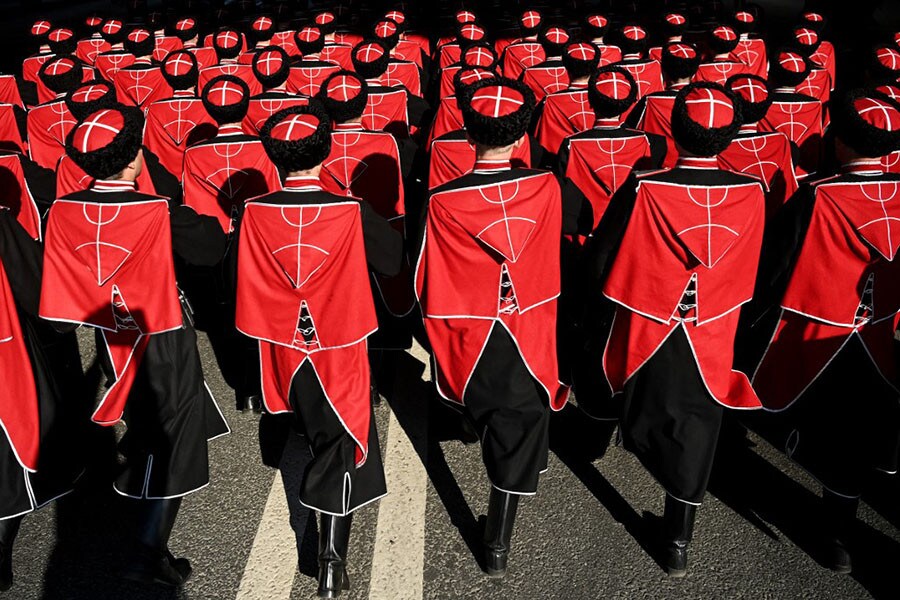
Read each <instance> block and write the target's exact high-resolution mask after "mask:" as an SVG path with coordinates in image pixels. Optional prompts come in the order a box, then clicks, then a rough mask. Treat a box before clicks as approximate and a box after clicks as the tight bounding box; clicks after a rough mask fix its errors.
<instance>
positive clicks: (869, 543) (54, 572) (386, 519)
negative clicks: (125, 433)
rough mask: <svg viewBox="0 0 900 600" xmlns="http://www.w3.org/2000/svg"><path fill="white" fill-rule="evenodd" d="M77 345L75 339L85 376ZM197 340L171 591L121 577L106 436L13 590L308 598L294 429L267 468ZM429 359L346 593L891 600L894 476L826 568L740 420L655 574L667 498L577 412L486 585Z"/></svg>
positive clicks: (791, 481) (563, 422) (476, 463)
mask: <svg viewBox="0 0 900 600" xmlns="http://www.w3.org/2000/svg"><path fill="white" fill-rule="evenodd" d="M89 338H90V336H89V335H87V332H81V341H82V342H83V345H84V348H85V354H84V356H85V358H86V360H85V365H86V367H87V368H88V369H91V364H92V356H91V352H92V349H91V348H90V346H92V344H90V343H88V339H89ZM201 353H202V355H203V358H204V367H205V370H206V374H207V379H208V381H209V384H210V387H211V389H212V390H213V393H214V394H215V395H216V397H217V399H218V400H219V404H220V406H221V408H222V409H223V412H224V413H225V415H226V417H227V418H228V421H229V423H230V425H231V429H232V433H231V435H229V436H226V437H223V438H220V439H218V440H215V441H214V442H212V448H211V457H210V460H211V465H212V466H211V469H212V482H211V484H210V485H209V486H208V487H207V488H206V489H204V490H202V491H200V492H198V493H196V494H193V495H191V496H189V497H188V498H187V499H186V500H185V502H184V505H183V509H182V512H181V514H180V516H179V519H178V523H177V524H176V526H175V532H174V535H173V536H172V541H171V547H172V549H173V550H174V551H175V553H176V554H177V555H180V556H187V557H189V558H190V559H191V561H192V562H193V566H194V575H193V577H192V578H191V579H190V580H189V581H188V583H187V584H186V585H185V587H184V589H183V590H181V591H178V592H175V591H171V590H166V589H164V588H159V587H155V586H152V585H148V586H143V585H138V584H132V583H129V582H124V581H122V580H120V579H119V578H118V577H117V576H116V573H117V570H118V568H119V566H120V565H121V555H122V552H121V548H122V543H123V540H124V535H125V531H126V530H127V515H128V511H129V510H130V509H131V507H132V503H133V502H134V501H132V500H129V499H126V498H122V497H119V496H117V495H116V494H115V493H114V492H113V491H112V489H111V486H110V484H109V477H110V472H111V471H112V469H114V468H115V464H114V461H111V460H109V459H110V457H112V456H114V450H113V447H112V446H111V444H112V443H113V442H114V439H113V435H112V431H110V430H105V431H103V432H101V433H100V434H99V435H98V436H97V439H96V440H95V441H94V443H93V444H92V445H91V447H90V448H88V449H87V450H88V451H89V452H91V454H92V456H94V457H95V465H96V466H95V467H94V469H92V471H91V472H89V474H88V475H86V476H85V478H83V480H82V481H81V482H80V486H79V488H78V490H77V491H76V492H75V493H74V494H71V495H69V496H67V497H65V498H63V499H62V500H60V501H58V502H56V503H55V504H53V505H50V506H48V507H46V508H45V509H43V510H42V511H40V512H38V513H36V514H33V515H30V516H28V517H26V519H25V521H24V524H23V526H22V531H21V534H20V535H19V539H18V541H17V544H16V550H15V556H14V565H15V573H16V583H15V585H14V587H13V589H12V590H10V591H9V592H7V593H6V594H5V595H4V597H9V598H15V599H16V600H33V599H35V600H36V599H47V600H50V599H65V600H76V599H77V600H81V599H84V600H88V599H90V600H106V599H110V600H113V599H115V600H122V599H127V600H150V599H174V598H185V599H194V600H199V599H229V600H230V599H233V598H237V599H240V600H255V599H260V600H263V599H265V600H282V599H284V600H287V599H289V598H290V599H302V598H314V597H315V579H314V576H315V571H316V563H315V553H316V532H315V519H312V518H310V514H309V513H308V512H307V511H306V510H305V509H303V508H302V507H301V506H300V505H299V502H298V499H297V480H298V477H297V475H298V474H299V473H300V472H302V468H303V462H304V460H305V455H304V452H303V445H302V443H301V440H300V438H298V437H296V435H295V434H290V435H288V441H287V444H286V447H285V449H284V452H283V454H282V455H281V473H282V474H279V471H278V470H276V469H273V468H269V467H266V466H264V465H263V464H262V459H261V449H260V448H261V446H260V443H259V438H260V431H261V423H260V419H259V417H257V416H256V415H252V414H250V413H245V414H240V413H237V412H235V411H234V410H233V403H232V395H231V393H230V391H229V390H228V388H227V387H226V385H225V383H224V381H223V380H222V377H221V375H220V374H219V372H218V370H217V368H216V366H215V361H214V357H213V354H212V350H211V348H210V346H209V344H208V342H207V341H206V338H205V336H201ZM426 363H427V361H426V360H425V354H424V352H422V351H421V349H418V350H414V351H413V352H412V353H410V354H406V353H404V354H402V356H401V357H400V360H399V368H398V371H399V375H398V377H397V379H396V381H395V384H394V385H393V386H392V389H388V390H386V393H385V394H384V395H385V398H386V399H385V400H384V401H382V402H381V404H380V405H379V406H378V407H377V408H376V411H375V412H376V418H377V420H378V428H379V434H380V436H381V448H382V451H383V452H384V455H385V467H386V470H387V475H388V486H389V491H390V494H389V495H388V496H387V497H386V498H385V499H383V500H382V501H381V502H380V503H376V504H373V505H371V506H368V507H365V508H363V509H362V510H360V511H359V512H358V513H357V514H356V516H355V520H354V526H353V535H352V543H351V552H350V566H349V573H350V576H351V580H352V585H353V587H352V590H351V591H350V593H349V594H347V597H348V598H350V599H354V598H376V599H379V600H381V599H384V600H404V599H410V600H417V599H421V598H427V599H444V598H446V599H480V598H497V599H507V598H508V599H517V600H518V599H539V598H547V599H556V598H560V599H563V598H564V599H567V600H579V599H590V598H777V599H786V598H792V599H793V598H817V599H823V598H834V599H841V600H849V599H853V598H869V597H876V598H898V597H900V580H898V579H897V573H896V570H897V567H898V566H900V531H898V527H900V502H898V500H900V488H898V484H897V482H896V481H895V480H889V479H886V480H884V481H877V482H874V483H873V485H872V490H871V493H870V494H868V495H867V496H866V498H865V502H864V503H863V505H862V506H861V508H860V518H861V525H860V527H859V531H858V540H857V546H858V547H859V548H861V549H862V551H861V552H860V553H859V554H858V555H857V558H856V564H855V570H854V572H853V574H852V575H850V576H841V575H836V574H833V573H831V572H830V571H828V570H826V569H824V568H823V567H821V566H820V565H819V564H818V563H817V561H816V558H815V554H816V552H815V547H816V546H815V528H816V520H815V519H816V515H817V514H818V503H817V488H816V486H815V482H814V481H813V480H811V479H810V478H809V477H808V476H807V475H805V474H804V473H803V472H801V471H799V470H798V469H797V468H796V467H794V466H793V465H792V464H790V463H789V462H788V461H787V460H786V459H785V458H784V456H783V455H782V454H780V453H779V452H777V451H776V450H775V449H774V448H772V447H771V446H769V445H768V444H766V443H765V442H763V441H762V440H761V439H759V438H758V437H757V436H756V435H755V434H752V433H751V434H750V435H749V442H750V443H749V444H748V445H744V446H740V447H737V448H735V449H733V450H732V451H730V452H728V453H725V454H723V456H722V457H721V460H720V461H719V464H718V466H717V470H716V473H715V474H714V477H713V481H712V484H711V486H710V493H709V495H708V496H707V500H706V502H705V503H704V505H703V507H702V508H701V510H700V513H699V517H698V521H697V526H696V531H695V541H694V543H693V544H692V546H691V552H690V563H691V564H690V570H689V574H688V576H687V578H686V579H684V580H681V581H673V580H670V579H668V578H667V577H666V576H665V574H664V573H663V572H662V570H661V569H660V567H659V566H658V565H657V564H656V562H655V561H654V560H653V558H652V557H651V555H650V554H649V552H648V550H647V548H648V547H649V542H648V539H649V533H648V531H647V530H648V526H647V525H646V523H648V522H650V521H652V517H653V515H654V514H659V513H660V512H661V510H662V500H663V495H662V492H661V490H660V488H659V487H658V485H657V484H656V483H655V482H654V481H653V480H652V479H651V477H650V476H649V475H648V474H647V473H646V471H644V469H643V468H641V466H640V465H639V463H638V462H637V461H636V460H635V459H634V457H633V456H631V455H630V454H629V453H627V452H626V451H625V450H623V449H622V448H620V447H618V446H616V445H615V434H614V432H613V431H612V430H611V429H610V428H609V427H605V426H598V425H596V424H594V423H589V422H587V421H586V420H585V419H584V418H583V417H581V416H580V415H579V413H578V411H577V409H575V408H573V407H569V408H567V409H566V410H565V411H563V412H562V413H561V414H557V415H555V416H554V418H553V425H552V427H553V430H552V441H551V444H552V453H551V457H550V470H549V471H548V472H547V473H546V474H545V475H544V476H543V479H542V481H541V487H540V491H539V493H538V494H537V496H535V497H533V498H529V499H526V500H524V501H523V503H522V505H521V508H520V511H519V518H518V522H517V524H516V530H515V535H514V536H513V546H514V548H513V555H512V558H511V564H510V570H509V573H508V575H507V577H506V578H505V579H503V580H493V579H489V578H488V577H486V576H485V575H483V574H482V573H481V571H480V568H479V566H478V559H477V558H476V556H477V554H476V553H477V549H478V540H479V517H480V515H482V514H483V513H484V511H485V510H486V503H487V492H488V482H487V479H486V477H485V474H484V469H483V467H482V465H481V462H480V455H479V448H478V446H477V444H476V445H465V444H463V443H462V442H461V441H459V437H460V436H459V431H458V430H457V429H458V427H457V425H456V420H455V419H454V417H453V414H452V413H450V412H448V411H447V409H445V408H443V407H442V406H440V405H439V404H438V403H436V402H435V401H434V400H431V399H430V389H431V388H430V384H429V383H428V379H429V378H430V376H429V372H428V369H427V367H426ZM91 372H92V373H93V372H94V371H93V370H91ZM98 384H99V378H98ZM278 429H279V424H278V423H272V422H269V421H268V419H266V420H265V421H264V423H263V426H262V432H263V439H266V440H268V439H269V438H276V439H277V436H275V435H273V431H277V430H278ZM265 446H266V447H268V446H269V444H266V445H265ZM79 450H81V449H79ZM268 453H269V451H267V455H268ZM276 457H277V454H276ZM272 460H277V459H269V462H272ZM298 549H299V550H298Z"/></svg>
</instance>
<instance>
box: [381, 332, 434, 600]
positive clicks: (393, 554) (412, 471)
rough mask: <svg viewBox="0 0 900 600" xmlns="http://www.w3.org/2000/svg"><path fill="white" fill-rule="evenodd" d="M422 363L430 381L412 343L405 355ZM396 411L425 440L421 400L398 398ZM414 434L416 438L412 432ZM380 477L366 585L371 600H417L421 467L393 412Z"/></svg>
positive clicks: (408, 384)
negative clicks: (384, 490)
mask: <svg viewBox="0 0 900 600" xmlns="http://www.w3.org/2000/svg"><path fill="white" fill-rule="evenodd" d="M410 354H412V356H413V357H415V358H417V359H418V360H420V361H422V362H424V363H425V365H426V366H425V374H424V375H423V378H424V379H425V380H429V379H430V377H431V375H430V370H429V367H428V365H429V361H428V354H427V353H426V352H425V350H424V349H422V347H421V346H419V344H418V343H416V342H413V348H412V351H411V352H410ZM404 383H405V385H402V386H397V390H396V391H398V392H399V391H400V389H403V390H410V389H411V390H413V393H414V394H415V393H417V391H418V390H420V389H421V386H420V385H415V382H404ZM394 408H395V410H398V411H402V414H401V416H403V417H404V422H406V423H415V424H418V425H421V428H422V429H421V435H422V438H421V439H419V440H418V441H420V442H422V444H421V446H420V447H422V448H424V446H425V444H424V436H425V435H426V430H425V427H426V423H427V420H426V418H425V411H426V402H425V401H424V398H408V397H399V398H398V401H397V402H396V403H395V405H394ZM417 433H418V432H417ZM416 437H418V436H416ZM384 471H385V476H386V477H387V486H388V495H387V496H386V497H385V498H383V499H382V500H381V503H380V504H379V506H378V524H377V527H376V530H375V550H374V552H373V556H372V573H371V579H370V583H369V599H370V600H421V598H422V594H423V588H424V572H423V569H424V566H425V564H424V562H425V486H426V484H427V479H428V477H427V474H426V472H425V465H424V464H423V462H422V459H421V458H420V457H419V454H418V453H417V452H416V449H415V448H414V447H413V443H412V442H411V441H410V439H409V437H408V436H407V435H406V432H405V431H404V430H403V427H402V426H401V425H400V422H399V421H398V420H397V416H396V415H395V414H394V413H393V412H392V413H391V417H390V424H389V425H388V438H387V445H386V448H385V452H384Z"/></svg>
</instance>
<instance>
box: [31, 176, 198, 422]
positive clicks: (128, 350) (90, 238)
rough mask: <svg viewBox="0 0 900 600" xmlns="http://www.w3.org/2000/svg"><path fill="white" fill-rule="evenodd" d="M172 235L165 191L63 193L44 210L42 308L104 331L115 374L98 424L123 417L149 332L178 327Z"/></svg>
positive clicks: (98, 413) (96, 416)
mask: <svg viewBox="0 0 900 600" xmlns="http://www.w3.org/2000/svg"><path fill="white" fill-rule="evenodd" d="M98 194H99V192H98ZM171 235H172V234H171V226H170V224H169V205H168V202H167V201H166V200H165V199H163V198H154V197H152V196H147V200H146V201H143V202H130V203H124V204H114V203H94V202H80V201H74V200H66V199H62V200H57V201H56V202H55V203H54V204H53V207H52V208H51V209H50V217H49V221H48V225H47V236H46V241H45V246H44V279H43V282H42V286H41V308H40V315H41V317H43V318H45V319H49V320H51V321H63V322H66V323H79V324H84V325H89V326H91V327H96V328H99V329H101V330H102V331H101V333H102V334H103V338H104V341H105V344H106V347H107V348H106V349H107V351H108V353H109V358H110V360H111V362H112V364H113V368H114V369H115V373H116V381H115V383H114V384H113V386H112V387H111V388H110V389H109V390H108V391H107V393H106V395H105V396H104V397H103V400H102V401H101V402H100V405H99V406H98V407H97V410H96V411H95V412H94V415H93V417H92V420H93V421H94V422H96V423H100V424H102V425H113V424H115V423H116V422H118V421H119V420H120V419H121V418H122V412H123V411H124V408H125V403H126V401H127V399H128V394H129V391H130V390H131V386H132V384H133V383H134V379H135V377H136V375H137V371H138V367H139V365H140V362H141V358H142V356H143V352H144V350H145V349H146V346H147V341H148V339H149V338H148V336H150V335H153V334H156V333H163V332H166V331H173V330H175V329H179V328H180V327H182V315H181V303H180V301H179V299H178V287H177V285H176V283H175V266H174V261H173V258H172V239H171Z"/></svg>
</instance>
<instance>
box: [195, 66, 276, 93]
mask: <svg viewBox="0 0 900 600" xmlns="http://www.w3.org/2000/svg"><path fill="white" fill-rule="evenodd" d="M219 75H233V76H234V77H237V78H238V79H240V80H241V81H243V82H244V83H246V84H247V87H249V88H250V95H251V96H255V95H257V94H261V93H262V91H263V87H262V84H261V83H260V82H259V80H258V79H257V78H256V75H254V74H253V67H252V66H250V65H242V64H238V63H226V64H222V65H216V66H213V67H207V68H205V69H200V75H199V77H197V91H198V93H202V91H203V88H205V87H206V84H207V83H209V82H210V80H211V79H213V78H215V77H218V76H219Z"/></svg>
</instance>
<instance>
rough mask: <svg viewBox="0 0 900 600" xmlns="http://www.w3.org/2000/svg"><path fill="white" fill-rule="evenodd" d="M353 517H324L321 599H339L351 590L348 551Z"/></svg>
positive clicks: (320, 569)
mask: <svg viewBox="0 0 900 600" xmlns="http://www.w3.org/2000/svg"><path fill="white" fill-rule="evenodd" d="M352 522H353V517H352V515H347V516H346V517H335V516H333V515H325V514H323V515H322V523H321V528H320V529H319V590H318V595H319V598H337V597H338V596H340V595H341V592H342V591H344V590H349V589H350V578H349V577H347V551H348V549H349V546H350V525H351V524H352Z"/></svg>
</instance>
